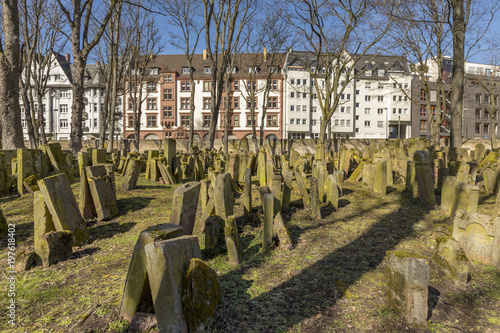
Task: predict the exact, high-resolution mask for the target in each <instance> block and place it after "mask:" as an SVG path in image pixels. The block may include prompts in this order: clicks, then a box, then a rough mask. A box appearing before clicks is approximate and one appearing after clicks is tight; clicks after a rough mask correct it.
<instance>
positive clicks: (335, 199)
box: [326, 175, 339, 210]
mask: <svg viewBox="0 0 500 333" xmlns="http://www.w3.org/2000/svg"><path fill="white" fill-rule="evenodd" d="M326 184H327V187H326V188H327V190H326V202H327V203H328V204H330V205H331V206H332V207H333V208H335V209H336V210H337V209H339V188H338V186H337V178H336V177H335V175H328V178H327V183H326Z"/></svg>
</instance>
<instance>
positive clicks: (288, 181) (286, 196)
mask: <svg viewBox="0 0 500 333" xmlns="http://www.w3.org/2000/svg"><path fill="white" fill-rule="evenodd" d="M283 175H284V179H283V180H284V181H283V199H282V201H281V210H282V211H287V210H288V209H290V200H291V196H292V183H293V171H292V170H289V169H284V172H283Z"/></svg>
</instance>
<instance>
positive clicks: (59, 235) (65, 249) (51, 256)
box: [37, 230, 74, 267]
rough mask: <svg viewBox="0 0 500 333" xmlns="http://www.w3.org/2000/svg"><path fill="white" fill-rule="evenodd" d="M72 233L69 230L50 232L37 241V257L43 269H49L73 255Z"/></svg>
mask: <svg viewBox="0 0 500 333" xmlns="http://www.w3.org/2000/svg"><path fill="white" fill-rule="evenodd" d="M73 242H74V237H73V233H72V232H71V231H69V230H63V231H51V232H48V233H46V234H44V235H43V236H42V237H40V239H39V240H38V244H39V246H38V250H37V255H38V256H40V259H41V260H42V265H43V267H49V266H51V265H53V264H55V263H57V262H58V261H60V260H63V259H66V258H68V257H69V256H70V255H71V253H73Z"/></svg>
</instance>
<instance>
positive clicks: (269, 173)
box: [266, 160, 274, 186]
mask: <svg viewBox="0 0 500 333" xmlns="http://www.w3.org/2000/svg"><path fill="white" fill-rule="evenodd" d="M273 176H274V164H273V161H272V160H266V177H267V179H266V184H267V186H272V184H273Z"/></svg>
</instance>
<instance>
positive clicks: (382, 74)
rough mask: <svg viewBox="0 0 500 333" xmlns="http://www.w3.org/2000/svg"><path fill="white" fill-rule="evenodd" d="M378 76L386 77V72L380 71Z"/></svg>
mask: <svg viewBox="0 0 500 333" xmlns="http://www.w3.org/2000/svg"><path fill="white" fill-rule="evenodd" d="M377 75H378V76H385V71H384V70H383V69H379V70H378V74H377Z"/></svg>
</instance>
